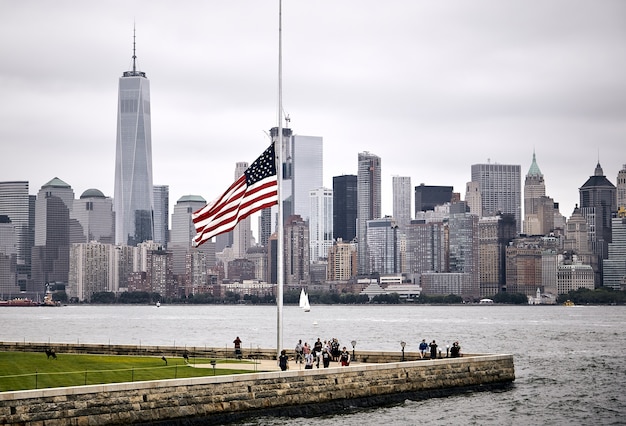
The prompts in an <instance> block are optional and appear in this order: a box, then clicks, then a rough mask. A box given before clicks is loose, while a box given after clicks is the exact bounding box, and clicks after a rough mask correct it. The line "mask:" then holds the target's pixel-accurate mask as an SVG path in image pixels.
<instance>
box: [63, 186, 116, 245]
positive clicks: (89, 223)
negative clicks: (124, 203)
mask: <svg viewBox="0 0 626 426" xmlns="http://www.w3.org/2000/svg"><path fill="white" fill-rule="evenodd" d="M70 217H72V218H74V219H76V220H78V222H79V223H80V225H81V227H82V232H83V234H82V241H81V242H83V243H89V242H92V241H97V242H100V243H103V244H114V243H115V235H114V231H113V226H114V221H113V200H111V198H110V197H105V195H104V194H103V193H102V192H101V191H100V190H98V189H93V188H92V189H88V190H86V191H85V192H83V193H82V194H81V196H80V198H79V199H78V200H74V204H73V208H72V212H71V214H70Z"/></svg>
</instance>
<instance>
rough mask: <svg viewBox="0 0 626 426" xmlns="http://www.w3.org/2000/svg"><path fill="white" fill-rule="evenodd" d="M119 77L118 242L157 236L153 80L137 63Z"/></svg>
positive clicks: (149, 238)
mask: <svg viewBox="0 0 626 426" xmlns="http://www.w3.org/2000/svg"><path fill="white" fill-rule="evenodd" d="M135 59H136V56H135V55H134V52H133V69H132V71H125V72H124V73H123V75H122V77H120V79H119V93H118V107H117V142H116V150H115V192H114V197H113V198H114V210H115V243H116V244H128V245H131V246H135V245H137V244H138V243H141V242H143V241H147V240H152V239H153V238H154V217H153V216H154V215H153V210H154V202H153V184H152V135H151V124H150V81H149V80H148V79H147V78H146V74H145V73H144V72H141V71H138V70H137V69H136V66H135Z"/></svg>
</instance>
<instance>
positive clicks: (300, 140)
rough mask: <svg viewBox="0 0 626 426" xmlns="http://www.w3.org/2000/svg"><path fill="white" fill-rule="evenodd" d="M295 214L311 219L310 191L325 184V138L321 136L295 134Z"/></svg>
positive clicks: (293, 137)
mask: <svg viewBox="0 0 626 426" xmlns="http://www.w3.org/2000/svg"><path fill="white" fill-rule="evenodd" d="M291 143H292V146H293V170H292V171H293V179H292V185H293V189H292V194H293V214H296V215H300V217H302V219H304V220H305V221H308V220H309V212H310V202H309V191H311V190H313V189H317V188H321V187H323V186H324V181H323V178H324V174H323V172H324V167H323V164H324V162H323V153H324V145H323V139H322V138H321V137H319V136H301V135H293V136H292V137H291Z"/></svg>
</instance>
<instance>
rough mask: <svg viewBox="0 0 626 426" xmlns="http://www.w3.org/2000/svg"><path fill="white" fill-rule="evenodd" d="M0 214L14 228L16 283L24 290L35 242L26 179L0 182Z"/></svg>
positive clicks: (33, 203) (31, 200)
mask: <svg viewBox="0 0 626 426" xmlns="http://www.w3.org/2000/svg"><path fill="white" fill-rule="evenodd" d="M0 215H5V216H7V217H8V218H9V220H10V221H11V224H12V226H13V227H14V229H15V239H16V241H15V243H16V244H17V247H16V256H17V257H16V266H15V267H16V274H17V277H16V279H17V285H19V287H20V288H21V289H22V290H26V281H27V280H28V279H29V278H30V273H31V250H32V247H33V245H34V242H35V233H34V231H35V197H34V196H31V195H29V194H28V182H27V181H10V182H0ZM11 238H13V237H11Z"/></svg>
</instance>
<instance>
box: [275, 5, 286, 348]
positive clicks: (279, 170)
mask: <svg viewBox="0 0 626 426" xmlns="http://www.w3.org/2000/svg"><path fill="white" fill-rule="evenodd" d="M282 13H283V11H282V0H278V148H277V149H275V152H276V177H277V179H278V218H277V222H278V223H277V229H278V232H277V234H278V235H277V237H278V241H277V249H276V251H277V252H278V253H277V256H276V273H277V282H278V284H277V289H276V306H277V320H276V328H277V330H276V359H278V357H279V356H280V351H281V350H282V348H283V281H284V280H285V273H284V268H285V265H284V254H283V245H284V237H283V199H282V185H283V161H282V153H283V117H282V114H283V81H282V80H283V58H282V54H283V52H282V49H283V42H282V31H283V29H282Z"/></svg>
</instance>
